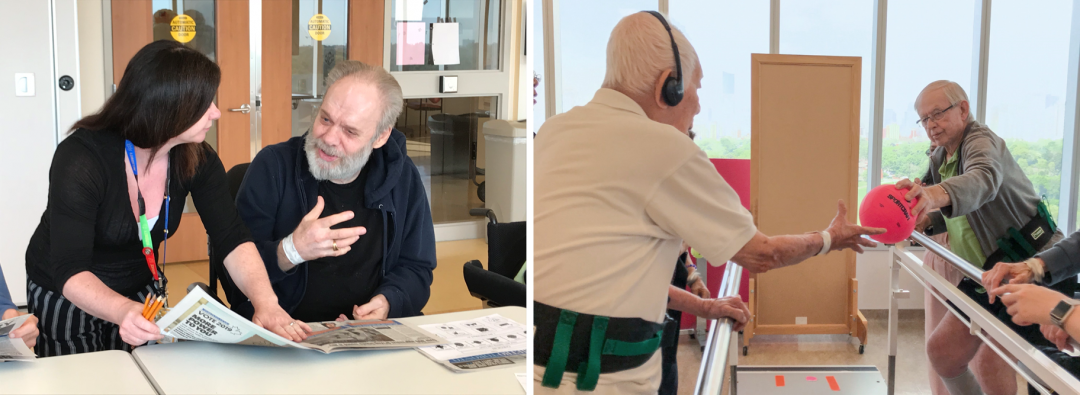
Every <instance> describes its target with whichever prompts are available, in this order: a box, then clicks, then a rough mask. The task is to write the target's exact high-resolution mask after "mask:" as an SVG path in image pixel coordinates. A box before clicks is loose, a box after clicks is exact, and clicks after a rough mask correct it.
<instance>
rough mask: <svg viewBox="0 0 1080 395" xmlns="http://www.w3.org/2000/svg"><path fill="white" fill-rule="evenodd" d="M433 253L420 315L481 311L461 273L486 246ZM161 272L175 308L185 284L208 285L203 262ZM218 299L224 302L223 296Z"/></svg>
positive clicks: (480, 242) (447, 246)
mask: <svg viewBox="0 0 1080 395" xmlns="http://www.w3.org/2000/svg"><path fill="white" fill-rule="evenodd" d="M435 249H436V255H437V261H436V262H437V264H436V267H435V272H434V281H433V282H432V284H431V298H430V299H429V300H428V303H427V306H425V307H424V310H423V311H424V314H438V313H448V312H454V311H464V310H475V309H479V308H481V303H480V300H479V299H476V298H474V297H473V296H472V295H470V294H469V290H468V288H467V287H466V286H465V278H464V277H463V276H462V274H461V273H462V265H464V264H465V262H468V261H470V260H473V259H478V260H480V262H481V263H483V264H484V265H485V266H486V265H487V244H486V243H485V242H484V239H474V240H460V241H447V242H441V243H436V245H435ZM165 271H166V274H167V275H168V277H169V286H168V288H169V289H168V292H169V300H170V302H171V303H172V304H176V302H178V301H180V299H183V298H184V296H185V295H187V286H188V285H189V284H191V283H193V282H203V283H208V282H209V276H210V275H209V273H210V265H209V264H208V263H207V262H206V261H198V262H187V263H174V264H169V265H168V266H167V267H166V268H165ZM218 293H219V294H221V292H218ZM221 299H222V300H224V299H225V298H224V295H223V294H221Z"/></svg>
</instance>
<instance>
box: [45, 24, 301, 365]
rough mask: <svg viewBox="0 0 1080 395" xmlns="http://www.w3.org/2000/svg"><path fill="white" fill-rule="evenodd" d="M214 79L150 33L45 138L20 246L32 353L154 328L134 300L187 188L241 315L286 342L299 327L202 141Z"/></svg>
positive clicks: (200, 61)
mask: <svg viewBox="0 0 1080 395" xmlns="http://www.w3.org/2000/svg"><path fill="white" fill-rule="evenodd" d="M220 79H221V71H220V69H219V68H218V66H217V65H216V64H214V63H213V62H211V61H210V59H207V58H206V56H204V55H202V54H201V53H199V52H197V51H195V50H193V49H190V48H186V47H184V46H183V45H181V44H179V43H177V42H173V41H165V40H162V41H156V42H153V43H151V44H149V45H147V46H145V47H143V48H142V49H141V50H139V52H138V53H136V54H135V56H134V57H133V58H132V59H131V61H130V63H128V65H127V68H126V69H125V70H124V77H123V79H122V80H121V81H120V84H119V85H118V87H117V90H116V93H114V94H113V95H112V96H111V97H110V98H109V99H108V100H107V101H106V102H105V105H104V106H103V107H102V108H101V110H100V111H98V112H97V113H96V114H94V115H90V116H88V117H86V118H83V119H82V120H80V121H78V122H76V123H75V125H74V126H73V127H72V130H73V132H71V134H70V135H69V136H68V137H67V138H66V139H64V141H63V142H61V143H60V144H59V145H58V146H57V147H56V152H55V154H54V156H53V161H52V167H51V169H50V171H49V201H48V205H47V206H46V208H45V213H44V214H43V215H42V216H41V223H40V224H39V225H38V227H37V230H36V231H35V232H34V235H33V236H32V238H31V239H30V245H29V247H28V248H27V251H26V272H27V277H28V279H27V299H28V308H29V310H30V312H31V313H33V314H34V315H36V316H37V317H38V318H39V319H40V323H39V326H38V328H39V329H40V335H39V336H38V339H37V347H36V351H37V354H38V356H43V357H47V356H55V355H66V354H75V353H84V352H93V351H101V350H130V349H131V346H137V345H141V344H145V343H146V342H147V341H150V340H157V339H160V338H161V335H160V334H159V330H158V327H157V326H156V325H155V324H154V323H153V322H151V321H150V320H148V319H147V318H145V317H144V310H145V309H146V308H145V305H146V302H147V298H148V295H153V296H159V295H163V294H164V288H165V284H164V273H162V272H163V269H162V266H160V265H158V258H160V259H161V261H164V260H165V259H166V257H165V256H163V255H161V251H159V247H160V246H161V244H163V242H165V243H166V244H167V240H166V236H167V235H172V234H174V233H175V232H176V230H177V227H178V226H179V225H180V218H181V214H183V210H184V200H185V198H186V197H187V196H188V194H189V193H190V194H191V196H192V199H193V200H194V202H195V207H197V208H198V211H199V214H200V217H201V218H202V222H203V225H204V226H205V227H206V231H207V233H208V234H209V239H210V243H211V244H212V245H213V247H214V250H215V251H222V252H223V254H225V256H226V257H225V267H226V268H227V269H228V270H229V273H230V275H231V276H232V278H233V279H234V280H236V283H237V285H238V286H239V287H240V289H241V290H243V291H244V293H245V294H246V295H247V296H248V297H249V298H250V299H251V300H252V302H253V304H254V305H255V315H254V319H253V321H254V322H255V323H256V324H260V325H262V326H264V327H266V328H267V329H269V330H271V331H274V332H275V333H277V334H279V335H282V336H284V337H286V338H290V339H292V340H301V339H302V338H303V337H304V333H305V332H304V330H305V329H306V330H308V331H310V329H308V328H307V327H306V325H304V324H303V323H296V322H294V321H293V320H292V319H291V318H290V317H289V315H288V314H287V313H285V311H284V310H282V308H281V307H280V306H279V305H278V301H277V296H276V295H275V294H274V291H273V290H272V289H271V287H270V282H269V279H268V277H267V274H266V269H265V268H264V266H263V263H262V261H261V259H260V257H259V253H258V251H256V249H255V246H254V244H253V243H252V241H251V240H252V239H251V235H250V234H249V232H248V229H247V228H246V227H245V226H244V223H243V221H241V219H240V217H239V215H238V214H237V212H236V207H235V205H234V203H233V201H232V198H231V197H230V194H229V190H228V186H227V182H226V178H225V169H224V167H223V166H222V163H221V160H220V159H219V158H218V156H217V153H216V152H215V151H214V150H213V148H211V147H210V146H209V145H208V144H207V143H206V142H204V141H203V140H204V139H205V138H206V133H207V131H208V130H209V129H210V127H211V126H212V124H213V122H214V120H216V119H218V118H219V117H221V112H220V111H218V109H217V106H215V105H214V97H215V95H216V94H217V89H218V83H219V81H220ZM170 201H171V204H170ZM164 250H165V251H167V248H164ZM151 318H152V317H151Z"/></svg>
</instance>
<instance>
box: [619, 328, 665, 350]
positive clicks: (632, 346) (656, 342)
mask: <svg viewBox="0 0 1080 395" xmlns="http://www.w3.org/2000/svg"><path fill="white" fill-rule="evenodd" d="M663 335H664V330H663V329H661V330H660V331H659V332H656V335H654V336H653V337H651V338H649V339H648V340H642V341H639V342H624V341H622V340H614V339H609V340H608V341H606V342H604V355H615V356H619V357H632V356H635V355H645V354H652V353H654V352H656V350H657V349H659V348H660V338H661V337H663Z"/></svg>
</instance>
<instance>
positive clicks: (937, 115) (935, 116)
mask: <svg viewBox="0 0 1080 395" xmlns="http://www.w3.org/2000/svg"><path fill="white" fill-rule="evenodd" d="M953 107H956V103H953V104H952V105H951V106H948V107H945V109H944V110H941V111H934V113H933V114H930V115H927V116H926V117H925V118H923V119H920V120H918V121H915V124H917V125H919V126H922V127H924V128H925V127H926V123H927V122H929V121H930V120H931V119H933V120H934V121H935V122H937V121H940V120H941V117H943V116H945V112H946V111H949V109H951V108H953Z"/></svg>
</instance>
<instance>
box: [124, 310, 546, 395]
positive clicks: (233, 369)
mask: <svg viewBox="0 0 1080 395" xmlns="http://www.w3.org/2000/svg"><path fill="white" fill-rule="evenodd" d="M489 314H501V315H502V316H504V317H507V318H510V319H512V320H514V321H517V322H519V323H522V324H525V322H526V321H525V314H526V312H525V309H524V308H521V307H501V308H496V309H483V310H473V311H463V312H458V313H448V314H438V315H431V316H423V317H412V318H405V319H400V321H402V322H408V323H411V324H433V323H440V322H449V321H458V320H466V319H471V318H477V317H483V316H486V315H489ZM132 356H133V357H134V358H135V360H136V362H138V364H139V365H140V366H141V367H142V368H143V371H144V372H146V377H147V378H149V379H150V382H151V384H152V385H153V386H154V388H155V389H157V390H158V392H160V393H163V394H193V393H199V394H206V393H217V394H252V393H261V394H301V393H319V394H343V393H350V394H367V393H371V394H423V393H437V394H522V393H525V391H524V390H523V389H522V388H521V384H519V383H518V381H517V378H515V377H514V373H523V372H525V369H526V368H527V366H528V364H527V362H526V361H525V360H524V359H521V360H518V361H516V362H515V364H514V365H511V366H506V367H502V368H494V369H490V370H486V371H477V372H469V373H453V372H451V371H450V370H449V369H447V368H444V367H442V366H441V365H438V364H436V363H435V362H432V361H431V360H430V359H428V358H427V357H425V356H423V355H421V354H420V352H419V351H416V350H414V349H402V350H390V351H343V352H336V353H333V354H323V353H321V352H318V351H313V350H299V349H283V348H271V347H254V346H237V345H225V344H214V343H204V342H182V343H173V344H159V345H154V346H148V347H140V348H138V349H136V350H135V352H134V353H132Z"/></svg>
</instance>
